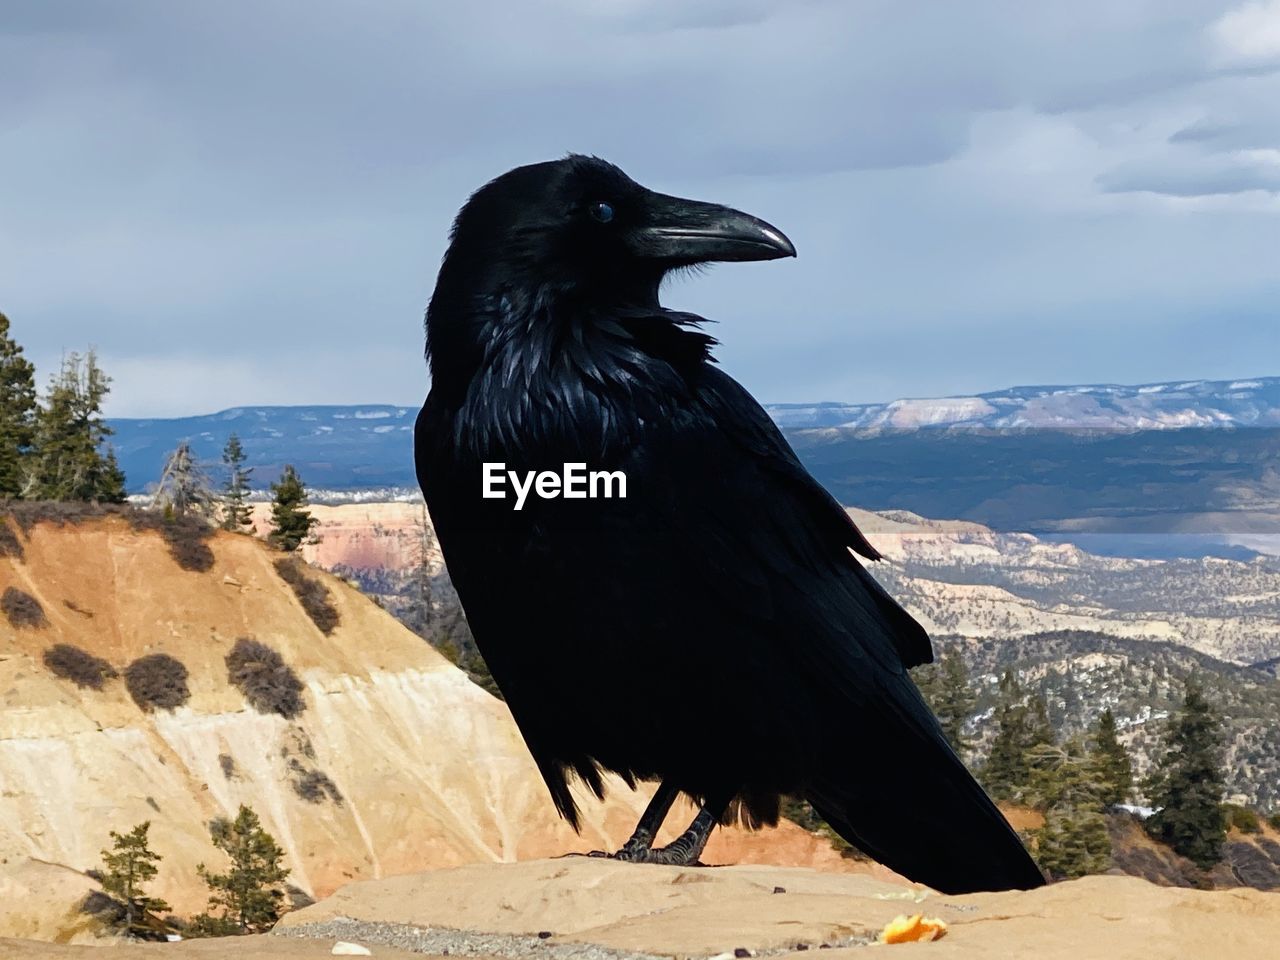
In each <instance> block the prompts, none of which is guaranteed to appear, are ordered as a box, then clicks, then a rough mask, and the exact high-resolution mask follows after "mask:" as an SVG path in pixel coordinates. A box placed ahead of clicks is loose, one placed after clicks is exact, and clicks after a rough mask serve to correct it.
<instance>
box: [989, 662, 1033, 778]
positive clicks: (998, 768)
mask: <svg viewBox="0 0 1280 960" xmlns="http://www.w3.org/2000/svg"><path fill="white" fill-rule="evenodd" d="M995 721H996V734H995V738H994V739H993V740H992V741H991V752H990V753H989V754H988V755H987V762H986V764H985V765H984V766H983V768H982V783H983V785H984V786H985V787H986V788H987V792H988V793H990V794H991V796H992V797H994V798H995V799H997V800H1012V799H1014V798H1016V797H1017V796H1019V795H1020V793H1021V792H1022V791H1023V790H1024V789H1025V788H1026V786H1027V782H1028V778H1029V772H1030V771H1029V768H1028V766H1027V758H1026V756H1025V748H1026V744H1027V729H1028V726H1027V707H1026V704H1025V703H1024V702H1023V697H1022V686H1021V684H1019V683H1018V678H1017V677H1015V676H1014V675H1013V671H1012V670H1006V671H1005V672H1004V674H1003V675H1001V677H1000V686H999V690H998V692H997V694H996V707H995Z"/></svg>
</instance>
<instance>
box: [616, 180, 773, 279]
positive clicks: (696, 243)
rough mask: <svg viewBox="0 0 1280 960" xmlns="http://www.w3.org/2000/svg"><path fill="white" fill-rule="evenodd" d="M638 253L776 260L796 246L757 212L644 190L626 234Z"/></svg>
mask: <svg viewBox="0 0 1280 960" xmlns="http://www.w3.org/2000/svg"><path fill="white" fill-rule="evenodd" d="M629 246H630V248H631V252H632V253H633V254H635V255H636V256H639V257H648V258H651V259H656V260H670V261H674V262H677V263H705V262H707V261H710V260H725V261H728V260H777V259H778V258H780V257H794V256H795V255H796V248H795V247H794V246H792V244H791V241H790V240H788V239H787V238H786V236H785V235H784V234H783V232H782V231H781V230H779V229H778V228H777V227H775V226H773V225H772V224H768V223H765V222H764V221H763V220H761V219H759V218H758V217H753V216H751V215H750V214H747V213H743V212H742V211H740V210H734V209H733V208H732V207H722V206H720V205H719V204H717V203H703V202H702V201H700V200H682V199H681V198H679V197H668V196H666V195H664V194H661V193H654V194H650V196H649V198H648V203H647V204H646V216H645V219H644V222H643V223H641V224H638V225H637V226H636V227H635V228H634V229H633V230H632V231H631V234H630V237H629Z"/></svg>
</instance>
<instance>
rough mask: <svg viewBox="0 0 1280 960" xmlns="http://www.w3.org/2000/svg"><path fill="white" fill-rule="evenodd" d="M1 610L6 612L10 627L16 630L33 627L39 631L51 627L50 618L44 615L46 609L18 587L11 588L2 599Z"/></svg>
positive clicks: (0, 602) (0, 601)
mask: <svg viewBox="0 0 1280 960" xmlns="http://www.w3.org/2000/svg"><path fill="white" fill-rule="evenodd" d="M0 609H2V610H4V615H5V617H6V618H7V619H8V620H9V625H10V626H12V627H14V628H15V629H21V628H23V627H31V628H33V629H36V630H39V629H42V628H44V627H47V626H48V625H49V618H48V617H46V616H45V615H44V607H42V606H40V601H39V600H37V599H36V598H35V597H33V596H32V595H31V594H29V593H27V592H26V591H25V590H19V589H18V588H17V587H9V588H8V589H7V590H5V592H4V596H3V597H0Z"/></svg>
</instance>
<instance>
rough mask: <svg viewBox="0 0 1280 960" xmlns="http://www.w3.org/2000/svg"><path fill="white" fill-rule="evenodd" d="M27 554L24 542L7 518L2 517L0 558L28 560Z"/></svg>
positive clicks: (0, 520) (0, 522) (0, 523)
mask: <svg viewBox="0 0 1280 960" xmlns="http://www.w3.org/2000/svg"><path fill="white" fill-rule="evenodd" d="M26 555H27V552H26V550H25V549H23V546H22V541H21V540H19V539H18V534H17V532H16V531H15V530H14V529H13V525H12V524H10V523H9V520H8V518H7V517H4V516H0V557H13V558H14V559H15V560H24V559H26Z"/></svg>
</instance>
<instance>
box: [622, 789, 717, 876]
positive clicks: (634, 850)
mask: <svg viewBox="0 0 1280 960" xmlns="http://www.w3.org/2000/svg"><path fill="white" fill-rule="evenodd" d="M726 806H728V803H727V802H726V803H724V804H720V803H716V804H707V805H706V806H704V807H703V808H702V809H701V810H699V811H698V815H697V816H696V817H694V818H693V823H691V824H689V829H688V830H686V831H685V832H684V833H682V834H681V835H680V837H679V838H678V839H676V840H675V841H673V842H672V843H669V844H667V845H666V846H665V847H659V848H658V849H656V850H655V849H653V847H651V846H650V843H651V842H652V840H651V839H646V838H644V837H642V836H635V837H632V838H631V840H629V841H628V842H627V845H626V846H624V847H623V848H622V849H621V850H619V851H618V852H617V853H615V854H614V855H613V856H614V859H615V860H625V861H627V862H628V863H661V864H666V865H668V866H673V867H702V866H706V864H704V863H703V862H702V860H701V857H702V851H703V850H704V849H706V846H707V840H709V839H710V838H711V831H712V830H713V829H715V825H716V824H717V823H719V822H720V816H721V814H723V813H724V808H725V807H726Z"/></svg>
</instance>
